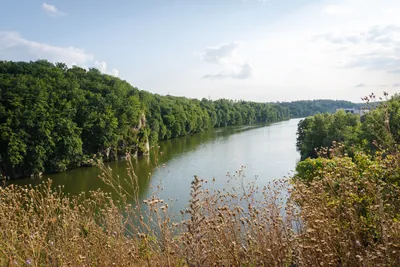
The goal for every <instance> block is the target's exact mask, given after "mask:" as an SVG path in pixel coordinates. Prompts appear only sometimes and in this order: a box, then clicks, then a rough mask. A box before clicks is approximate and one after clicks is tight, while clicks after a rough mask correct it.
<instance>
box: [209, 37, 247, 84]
mask: <svg viewBox="0 0 400 267" xmlns="http://www.w3.org/2000/svg"><path fill="white" fill-rule="evenodd" d="M238 47H239V42H235V41H234V42H230V43H226V44H222V45H219V46H213V47H207V48H206V49H205V51H204V52H203V53H202V59H203V60H204V61H205V62H207V63H212V64H217V65H219V66H221V67H222V68H223V69H225V70H223V71H221V72H219V73H216V74H206V75H204V76H203V78H211V79H223V78H231V79H247V78H250V77H251V75H252V73H253V67H252V66H251V65H250V63H249V62H244V61H242V60H241V59H240V57H239V55H238Z"/></svg>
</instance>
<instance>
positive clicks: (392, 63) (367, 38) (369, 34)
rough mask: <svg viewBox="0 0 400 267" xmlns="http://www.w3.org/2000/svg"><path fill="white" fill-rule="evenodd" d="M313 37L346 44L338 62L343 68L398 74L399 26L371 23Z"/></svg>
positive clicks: (333, 43)
mask: <svg viewBox="0 0 400 267" xmlns="http://www.w3.org/2000/svg"><path fill="white" fill-rule="evenodd" d="M315 40H324V41H326V42H328V43H330V44H332V45H334V46H338V45H346V50H345V51H344V52H343V53H342V55H341V56H342V57H343V60H342V62H341V63H340V64H339V66H340V67H344V68H361V69H364V70H376V71H384V72H387V73H392V74H396V73H400V53H399V52H400V27H399V26H396V25H374V26H371V27H369V28H367V29H365V30H362V31H358V32H357V33H353V34H346V33H343V31H341V32H340V33H326V34H322V35H318V36H316V37H315Z"/></svg>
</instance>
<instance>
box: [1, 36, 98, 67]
mask: <svg viewBox="0 0 400 267" xmlns="http://www.w3.org/2000/svg"><path fill="white" fill-rule="evenodd" d="M0 59H3V60H20V61H29V60H37V59H47V60H49V61H51V62H63V63H66V64H67V65H69V66H71V65H72V64H73V63H75V64H78V65H80V64H85V63H88V62H92V61H93V60H94V57H93V55H91V54H89V53H86V52H85V51H84V50H83V49H79V48H75V47H72V46H69V47H67V46H55V45H49V44H44V43H39V42H35V41H30V40H27V39H25V38H23V37H22V36H21V35H20V34H19V33H17V32H7V31H0Z"/></svg>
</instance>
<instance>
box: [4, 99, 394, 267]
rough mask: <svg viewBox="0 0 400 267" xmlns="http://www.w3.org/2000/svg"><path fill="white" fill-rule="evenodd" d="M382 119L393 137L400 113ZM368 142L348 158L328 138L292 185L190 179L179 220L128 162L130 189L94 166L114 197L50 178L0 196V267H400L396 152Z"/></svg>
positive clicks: (379, 124)
mask: <svg viewBox="0 0 400 267" xmlns="http://www.w3.org/2000/svg"><path fill="white" fill-rule="evenodd" d="M397 102H398V98H397V97H394V98H392V99H391V100H390V102H389V103H387V104H386V105H382V106H381V107H379V108H378V109H377V110H376V111H372V112H371V113H370V114H369V116H374V117H375V116H376V115H374V114H375V112H377V114H381V112H382V111H383V110H387V111H388V110H391V109H392V107H396V103H397ZM383 113H384V114H390V112H389V113H385V112H383ZM332 116H333V118H334V119H335V118H344V119H347V117H346V116H347V115H346V114H342V113H338V114H336V115H332ZM385 116H387V115H385ZM378 118H380V117H379V116H378ZM383 118H389V121H387V120H375V122H374V124H373V125H371V126H374V127H373V129H377V130H379V129H382V128H383V129H386V134H387V138H385V139H384V140H396V134H397V132H392V129H397V128H396V127H395V125H396V124H395V123H394V121H395V120H396V117H395V116H394V117H392V116H389V117H383ZM392 119H393V121H392ZM350 121H352V120H350ZM365 121H368V119H366V120H365ZM358 123H359V122H357V125H358ZM387 125H392V127H390V128H387ZM349 127H350V126H349ZM351 127H353V126H351ZM357 127H358V126H357ZM385 127H386V128H385ZM373 132H374V131H371V133H373ZM344 136H346V135H344ZM299 137H300V136H299ZM345 141H347V140H345ZM373 144H375V149H374V150H371V149H366V150H364V149H355V147H353V148H354V149H353V150H352V154H351V155H349V154H348V153H347V151H348V144H346V142H345V143H336V142H332V146H331V147H330V148H329V149H328V148H320V149H318V150H317V154H316V157H317V158H314V159H310V158H309V159H307V160H305V161H302V162H300V163H299V164H298V166H297V171H298V172H297V173H296V175H295V176H294V177H292V178H290V179H279V180H275V181H274V182H272V183H270V184H267V185H265V187H263V188H261V187H258V186H256V185H255V184H252V183H249V182H248V181H246V177H244V173H243V170H240V171H238V172H236V173H235V175H233V176H230V177H229V179H230V181H229V183H227V185H228V184H230V185H231V187H230V188H226V189H224V190H222V191H220V190H214V189H212V188H213V185H212V182H207V181H204V180H201V179H199V178H198V177H194V180H193V182H192V186H191V189H190V190H191V200H190V202H189V203H188V206H187V209H186V210H184V211H182V212H181V214H175V215H174V214H171V213H170V212H169V206H168V203H166V202H164V201H163V200H161V199H159V198H157V197H156V196H154V197H152V198H151V199H147V200H144V201H143V202H142V203H140V202H139V199H138V178H137V177H136V175H135V172H134V170H133V167H132V166H133V165H132V164H131V161H130V157H129V155H128V161H127V162H128V169H127V171H128V174H129V177H130V178H129V180H128V181H127V184H129V186H124V187H121V186H120V181H119V178H118V177H113V176H112V172H111V170H110V169H108V168H106V167H105V166H104V165H103V164H102V163H101V162H100V161H98V162H97V164H98V166H99V167H100V168H101V169H102V171H103V174H102V175H101V176H100V178H101V179H102V180H103V181H104V182H105V183H106V184H108V185H109V186H111V187H112V188H114V190H115V191H116V193H117V194H118V196H119V198H117V199H112V198H111V197H110V195H108V194H106V193H104V192H101V191H96V192H90V193H89V194H84V193H82V194H81V195H79V196H75V197H70V196H67V195H64V194H63V190H62V188H52V186H51V182H50V181H49V182H47V183H44V184H42V185H40V186H39V187H19V186H14V185H10V186H8V187H4V188H0V236H1V237H2V238H1V239H0V265H2V266H399V265H400V198H399V196H400V183H399V182H400V152H399V149H398V148H399V147H398V145H397V144H394V143H393V144H392V146H390V147H385V143H383V145H381V146H380V145H379V143H378V141H376V142H373V143H372V144H371V146H372V145H373ZM367 147H368V146H367ZM360 148H363V147H360ZM213 182H214V181H213ZM124 183H125V182H124ZM210 184H211V185H210ZM188 190H189V189H188Z"/></svg>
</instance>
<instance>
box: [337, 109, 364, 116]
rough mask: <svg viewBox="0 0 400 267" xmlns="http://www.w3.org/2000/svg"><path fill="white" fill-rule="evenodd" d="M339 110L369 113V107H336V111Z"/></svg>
mask: <svg viewBox="0 0 400 267" xmlns="http://www.w3.org/2000/svg"><path fill="white" fill-rule="evenodd" d="M338 110H344V112H346V113H352V114H358V115H360V116H362V115H364V114H365V113H367V112H368V111H369V109H367V108H338V109H336V111H338Z"/></svg>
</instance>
